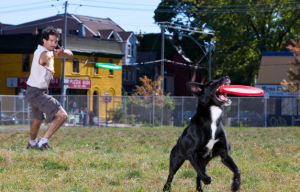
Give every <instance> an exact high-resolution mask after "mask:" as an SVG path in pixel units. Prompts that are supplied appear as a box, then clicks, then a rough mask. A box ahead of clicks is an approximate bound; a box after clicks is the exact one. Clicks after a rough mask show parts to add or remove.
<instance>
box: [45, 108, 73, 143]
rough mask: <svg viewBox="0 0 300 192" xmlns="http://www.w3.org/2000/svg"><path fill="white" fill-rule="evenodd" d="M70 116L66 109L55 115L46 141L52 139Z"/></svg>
mask: <svg viewBox="0 0 300 192" xmlns="http://www.w3.org/2000/svg"><path fill="white" fill-rule="evenodd" d="M67 118H68V114H67V112H66V111H65V110H64V109H60V110H59V111H58V112H57V113H56V114H55V119H53V121H51V123H50V124H49V126H48V129H47V131H46V132H45V134H44V137H43V138H45V139H50V137H51V136H52V135H53V134H54V133H55V132H56V131H57V130H58V129H59V127H60V126H61V125H62V124H63V123H64V122H65V121H66V120H67Z"/></svg>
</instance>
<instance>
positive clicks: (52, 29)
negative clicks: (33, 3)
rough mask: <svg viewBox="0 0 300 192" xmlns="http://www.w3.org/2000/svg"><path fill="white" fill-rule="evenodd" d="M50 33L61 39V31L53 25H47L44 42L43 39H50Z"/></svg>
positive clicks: (43, 37)
mask: <svg viewBox="0 0 300 192" xmlns="http://www.w3.org/2000/svg"><path fill="white" fill-rule="evenodd" d="M49 35H55V36H56V37H58V39H59V37H60V34H59V32H58V31H57V30H56V29H55V28H53V27H47V28H46V29H44V31H43V34H42V42H43V39H45V40H47V41H48V40H49Z"/></svg>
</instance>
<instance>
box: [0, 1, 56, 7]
mask: <svg viewBox="0 0 300 192" xmlns="http://www.w3.org/2000/svg"><path fill="white" fill-rule="evenodd" d="M46 2H53V0H50V1H42V2H37V3H29V4H22V5H12V6H7V7H0V9H6V8H9V7H21V6H27V5H36V4H41V3H46Z"/></svg>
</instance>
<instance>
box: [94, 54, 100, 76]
mask: <svg viewBox="0 0 300 192" xmlns="http://www.w3.org/2000/svg"><path fill="white" fill-rule="evenodd" d="M96 63H98V58H97V57H95V58H94V74H95V75H97V74H99V73H98V67H97V66H96Z"/></svg>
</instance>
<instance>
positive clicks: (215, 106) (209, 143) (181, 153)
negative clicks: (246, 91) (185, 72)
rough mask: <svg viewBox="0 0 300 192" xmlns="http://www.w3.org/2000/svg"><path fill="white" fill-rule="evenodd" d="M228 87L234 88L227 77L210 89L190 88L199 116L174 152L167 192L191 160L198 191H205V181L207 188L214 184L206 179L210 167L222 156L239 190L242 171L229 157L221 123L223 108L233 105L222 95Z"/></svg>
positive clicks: (211, 83)
mask: <svg viewBox="0 0 300 192" xmlns="http://www.w3.org/2000/svg"><path fill="white" fill-rule="evenodd" d="M227 84H230V79H229V77H227V76H226V77H223V78H221V79H219V80H215V81H211V82H209V83H208V84H206V85H202V84H199V83H188V84H187V85H188V87H189V90H190V91H191V92H192V93H193V94H194V95H196V96H197V97H198V104H197V112H196V114H195V115H194V116H193V117H192V119H191V122H190V124H189V125H188V126H187V128H186V129H185V130H184V131H183V133H182V135H181V136H180V137H179V139H178V141H177V144H176V145H175V146H174V147H173V149H172V151H171V154H170V170H169V176H168V180H167V182H166V184H165V186H164V188H163V191H170V190H171V182H172V180H173V177H174V175H175V174H176V172H177V170H178V169H179V168H180V166H181V165H182V164H183V163H184V161H185V160H189V161H190V163H191V165H192V166H193V167H194V169H195V170H196V172H197V188H196V190H197V191H202V186H201V180H202V181H203V183H204V184H206V185H207V184H210V183H211V182H212V178H211V177H209V176H207V175H206V166H207V164H208V163H209V161H210V160H211V159H213V158H214V157H217V156H221V159H222V162H223V163H224V165H226V166H227V167H228V168H229V169H230V170H231V171H232V172H233V173H234V176H233V183H232V186H231V189H232V191H237V190H238V189H239V186H240V175H241V174H240V170H239V168H238V167H237V165H236V164H235V162H234V160H233V159H232V157H231V156H230V155H229V150H230V146H229V143H228V140H227V136H226V133H225V130H224V128H223V125H222V122H221V119H222V108H221V107H222V105H225V106H228V105H230V104H231V100H230V99H228V98H226V94H225V93H222V92H220V87H221V86H223V85H227Z"/></svg>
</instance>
